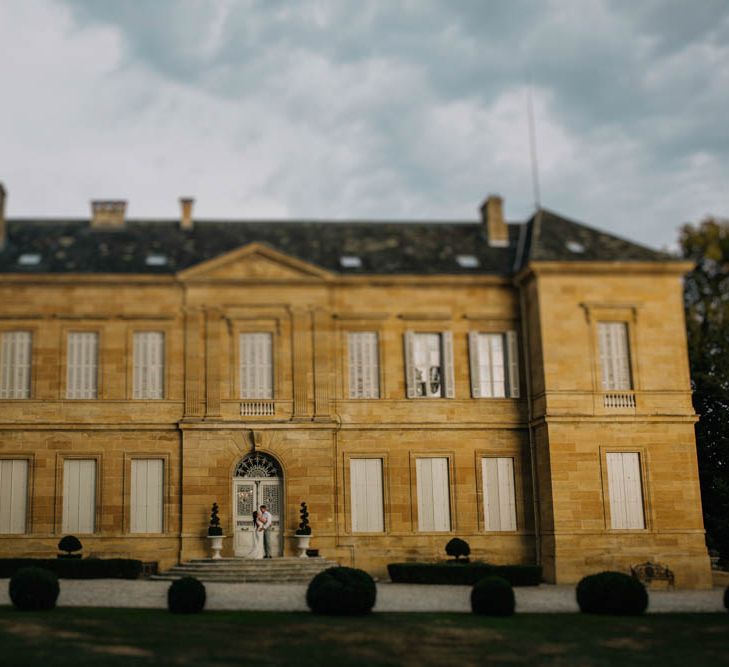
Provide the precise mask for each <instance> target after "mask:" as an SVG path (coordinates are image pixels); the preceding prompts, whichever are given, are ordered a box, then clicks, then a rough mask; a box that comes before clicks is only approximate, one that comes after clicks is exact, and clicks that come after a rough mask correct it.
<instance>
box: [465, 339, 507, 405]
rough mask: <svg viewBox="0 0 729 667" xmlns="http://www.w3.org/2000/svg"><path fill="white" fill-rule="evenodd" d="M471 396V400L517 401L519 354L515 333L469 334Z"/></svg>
mask: <svg viewBox="0 0 729 667" xmlns="http://www.w3.org/2000/svg"><path fill="white" fill-rule="evenodd" d="M468 347H469V358H470V361H471V395H472V396H473V397H474V398H505V397H507V396H509V397H511V398H519V352H518V347H517V339H516V331H505V332H499V333H482V332H479V331H471V332H470V333H469V334H468Z"/></svg>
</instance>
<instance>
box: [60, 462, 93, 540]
mask: <svg viewBox="0 0 729 667" xmlns="http://www.w3.org/2000/svg"><path fill="white" fill-rule="evenodd" d="M95 526H96V459H66V460H65V461H64V462H63V532H64V533H93V532H94V528H95Z"/></svg>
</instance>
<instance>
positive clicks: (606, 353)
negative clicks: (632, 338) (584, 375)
mask: <svg viewBox="0 0 729 667" xmlns="http://www.w3.org/2000/svg"><path fill="white" fill-rule="evenodd" d="M597 334H598V340H599V343H600V365H601V367H602V388H603V389H604V390H605V391H615V390H617V391H625V390H629V389H632V388H633V382H632V379H631V377H630V345H629V343H628V325H627V323H625V322H598V324H597Z"/></svg>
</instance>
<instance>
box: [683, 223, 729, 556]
mask: <svg viewBox="0 0 729 667" xmlns="http://www.w3.org/2000/svg"><path fill="white" fill-rule="evenodd" d="M680 243H681V249H682V252H683V256H684V257H685V258H687V259H690V260H693V261H695V262H696V268H695V269H694V270H693V271H692V272H691V273H689V274H688V275H687V276H686V282H685V290H684V303H685V308H686V326H687V330H688V344H689V361H690V364H691V382H692V388H693V401H694V409H695V410H696V413H697V414H698V415H699V422H698V424H697V425H696V444H697V452H698V462H699V477H700V480H701V498H702V504H703V508H704V524H705V526H706V532H707V542H708V545H709V547H710V548H713V549H716V550H717V551H718V552H719V555H720V557H721V560H722V561H723V562H724V563H729V220H718V219H711V218H709V219H706V220H704V221H703V222H701V223H700V224H699V225H696V226H693V225H685V226H684V227H683V229H682V230H681V238H680Z"/></svg>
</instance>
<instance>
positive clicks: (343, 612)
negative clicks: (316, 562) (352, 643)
mask: <svg viewBox="0 0 729 667" xmlns="http://www.w3.org/2000/svg"><path fill="white" fill-rule="evenodd" d="M376 598H377V587H376V586H375V582H374V580H373V579H372V577H371V576H370V575H369V574H367V573H366V572H364V571H363V570H357V569H355V568H352V567H330V568H329V569H328V570H324V571H323V572H319V574H317V575H316V576H315V577H314V578H313V579H312V580H311V582H309V587H308V589H307V590H306V604H307V605H309V609H311V611H313V612H314V613H315V614H330V615H334V616H357V615H362V614H369V612H370V611H372V607H374V606H375V600H376Z"/></svg>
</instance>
